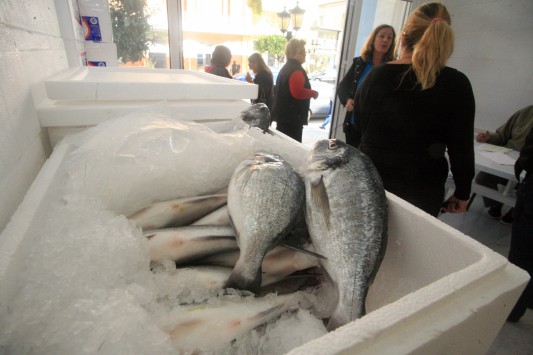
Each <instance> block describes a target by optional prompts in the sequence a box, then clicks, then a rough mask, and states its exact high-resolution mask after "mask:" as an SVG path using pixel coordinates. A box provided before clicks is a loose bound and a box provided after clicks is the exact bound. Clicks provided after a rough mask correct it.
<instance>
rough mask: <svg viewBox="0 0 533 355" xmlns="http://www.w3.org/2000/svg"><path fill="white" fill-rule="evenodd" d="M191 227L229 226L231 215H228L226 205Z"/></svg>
mask: <svg viewBox="0 0 533 355" xmlns="http://www.w3.org/2000/svg"><path fill="white" fill-rule="evenodd" d="M191 225H193V226H196V225H217V226H229V225H230V221H229V215H228V206H227V205H224V206H222V207H219V208H217V209H216V210H214V211H213V212H211V213H210V214H208V215H206V216H204V217H202V218H200V219H199V220H197V221H195V222H193V223H192V224H191Z"/></svg>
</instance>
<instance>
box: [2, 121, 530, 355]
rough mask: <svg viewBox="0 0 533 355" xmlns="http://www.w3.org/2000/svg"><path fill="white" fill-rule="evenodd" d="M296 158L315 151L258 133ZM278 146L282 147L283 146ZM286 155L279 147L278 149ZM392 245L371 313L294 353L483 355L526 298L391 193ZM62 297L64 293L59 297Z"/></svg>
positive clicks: (38, 190) (51, 173)
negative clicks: (512, 311)
mask: <svg viewBox="0 0 533 355" xmlns="http://www.w3.org/2000/svg"><path fill="white" fill-rule="evenodd" d="M250 132H251V134H252V135H253V136H254V137H255V138H257V139H258V140H263V139H265V140H266V139H270V140H271V141H270V142H271V144H272V146H273V147H274V145H275V146H276V147H278V144H277V143H278V142H279V145H281V146H283V149H285V150H287V151H288V152H289V153H290V154H291V155H293V156H299V157H305V155H306V153H307V151H308V149H307V148H305V147H304V146H302V145H299V144H292V145H291V144H287V143H292V141H291V142H286V141H287V139H285V138H286V137H285V136H284V135H282V134H275V136H274V138H273V137H272V136H270V135H264V134H263V133H262V132H259V130H257V132H256V131H255V130H254V131H253V132H252V131H250ZM273 139H274V140H275V141H273ZM72 149H73V148H72V146H71V145H70V144H69V143H68V141H63V142H62V143H60V144H59V145H58V146H57V147H56V148H55V150H54V152H53V154H52V156H51V157H50V159H49V160H48V161H47V162H46V164H45V165H44V166H43V168H42V170H41V172H40V174H39V176H38V177H37V179H36V180H35V182H34V184H33V185H32V187H31V189H30V190H29V192H28V194H27V195H26V198H25V199H24V201H23V203H22V204H21V205H20V207H19V209H18V210H17V212H16V213H15V215H14V216H13V219H12V221H11V223H10V224H9V225H8V226H7V228H6V229H5V230H4V232H3V233H2V235H0V253H1V257H0V284H2V288H1V290H0V304H3V305H4V306H5V305H6V304H9V301H10V299H12V297H13V296H14V295H15V293H16V290H17V287H19V285H17V270H18V268H19V267H21V265H23V264H24V263H25V262H27V261H26V260H23V259H22V258H20V257H17V251H18V249H20V248H21V247H20V246H21V245H23V244H25V245H28V244H29V243H31V242H32V241H31V238H35V236H34V235H29V233H28V231H29V230H30V226H31V223H32V219H33V218H35V216H37V215H38V212H39V209H40V208H44V207H43V206H45V205H46V204H45V203H43V201H44V200H45V199H46V198H50V196H53V193H54V191H56V190H57V189H58V184H61V174H62V169H61V167H62V165H63V164H64V160H65V157H66V155H67V154H68V153H69V151H70V150H72ZM277 149H279V147H278V148H277ZM387 199H388V205H389V241H388V246H387V251H386V254H385V258H384V260H383V263H382V265H381V267H380V269H379V271H378V273H377V276H376V279H375V281H374V284H373V285H372V286H371V288H370V292H369V295H368V299H367V311H368V313H367V315H366V316H364V317H363V318H361V319H358V320H356V321H354V322H351V323H349V324H347V325H345V326H343V327H341V328H339V329H337V330H335V331H333V332H330V333H328V334H326V335H324V336H323V337H320V338H317V339H315V340H313V341H311V342H308V343H306V344H303V345H301V346H300V347H298V348H296V349H293V350H292V351H291V352H290V353H291V354H306V355H307V354H340V353H357V354H407V353H409V354H413V353H415V354H427V353H446V354H483V353H484V352H485V351H486V350H487V349H488V348H489V346H490V345H491V343H492V341H493V339H494V337H495V336H496V335H497V333H498V331H499V329H500V328H501V326H502V324H503V322H504V321H505V318H506V317H507V315H508V313H509V312H510V310H511V308H512V307H513V305H514V303H515V302H516V300H517V299H518V297H519V295H520V293H521V292H522V290H523V288H524V286H525V284H526V282H527V280H528V279H529V276H528V275H527V273H526V272H525V271H523V270H521V269H519V268H517V267H515V266H514V265H512V264H510V263H509V262H508V261H507V260H506V259H505V258H504V257H502V256H501V255H499V254H497V253H495V252H494V251H492V250H490V249H489V248H487V247H485V246H483V245H482V244H480V243H478V242H477V241H475V240H473V239H471V238H469V237H468V236H466V235H464V234H462V233H460V232H458V231H457V230H455V229H453V228H451V227H449V226H447V225H446V224H444V223H442V222H441V221H439V220H438V219H435V218H433V217H431V216H430V215H428V214H426V213H424V212H423V211H421V210H419V209H417V208H415V207H414V206H412V205H410V204H408V203H407V202H405V201H403V200H401V199H399V198H398V197H396V196H394V195H392V194H390V193H387ZM58 292H60V290H58Z"/></svg>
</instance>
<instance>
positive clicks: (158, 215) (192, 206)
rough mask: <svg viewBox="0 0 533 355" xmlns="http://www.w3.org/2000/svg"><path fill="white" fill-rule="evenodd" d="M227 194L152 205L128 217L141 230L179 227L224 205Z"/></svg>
mask: <svg viewBox="0 0 533 355" xmlns="http://www.w3.org/2000/svg"><path fill="white" fill-rule="evenodd" d="M226 202H227V194H215V195H206V196H195V197H187V198H179V199H173V200H169V201H162V202H156V203H153V204H151V205H149V206H147V207H144V208H142V209H140V210H138V211H136V212H134V213H132V214H130V215H129V216H128V219H130V220H132V221H134V222H135V225H136V226H137V227H140V228H142V229H143V230H149V229H160V228H165V227H181V226H186V225H189V224H191V223H192V222H194V221H196V220H198V219H200V218H202V217H204V216H205V215H207V214H209V213H211V212H213V211H214V210H216V209H217V208H219V207H221V206H223V205H225V204H226Z"/></svg>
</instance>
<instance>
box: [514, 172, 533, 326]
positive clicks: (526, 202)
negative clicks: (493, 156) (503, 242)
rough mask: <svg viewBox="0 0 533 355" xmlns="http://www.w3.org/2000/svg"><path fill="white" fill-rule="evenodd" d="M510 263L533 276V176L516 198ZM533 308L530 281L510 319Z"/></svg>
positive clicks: (519, 189)
mask: <svg viewBox="0 0 533 355" xmlns="http://www.w3.org/2000/svg"><path fill="white" fill-rule="evenodd" d="M530 175H531V174H530ZM508 259H509V261H510V262H511V263H513V264H515V265H516V266H518V267H520V268H522V269H524V270H526V271H527V272H528V273H529V276H530V277H531V276H533V176H528V177H526V178H525V179H524V181H523V182H522V183H521V184H520V187H519V188H518V193H517V196H516V205H515V208H514V214H513V227H512V232H511V248H510V250H509V258H508ZM528 306H533V283H532V282H531V280H529V282H528V284H527V286H526V289H525V290H524V292H522V295H521V296H520V298H519V299H518V301H517V303H516V305H515V306H514V308H513V310H512V311H511V314H510V315H509V318H514V319H515V320H517V319H519V318H520V317H521V316H523V315H524V313H525V312H526V308H527V307H528Z"/></svg>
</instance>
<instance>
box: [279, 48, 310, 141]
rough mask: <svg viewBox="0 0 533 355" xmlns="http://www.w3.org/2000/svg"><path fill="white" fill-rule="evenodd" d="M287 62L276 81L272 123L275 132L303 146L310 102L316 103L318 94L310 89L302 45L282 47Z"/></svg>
mask: <svg viewBox="0 0 533 355" xmlns="http://www.w3.org/2000/svg"><path fill="white" fill-rule="evenodd" d="M285 55H286V57H287V62H286V63H285V65H284V66H283V68H281V70H280V72H279V74H278V79H277V80H276V96H275V100H274V107H273V109H272V120H273V121H276V122H277V126H276V129H277V130H278V131H280V132H282V133H285V134H286V135H287V136H289V137H291V138H293V139H295V140H297V141H298V142H302V132H303V126H304V125H307V117H308V114H309V102H310V101H311V98H313V99H316V98H317V97H318V92H317V91H315V90H313V89H311V83H310V82H309V78H308V77H307V72H306V71H305V69H304V68H303V67H302V64H303V63H305V55H306V52H305V41H304V40H301V39H296V38H293V39H291V40H290V41H289V42H287V45H286V46H285Z"/></svg>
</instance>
